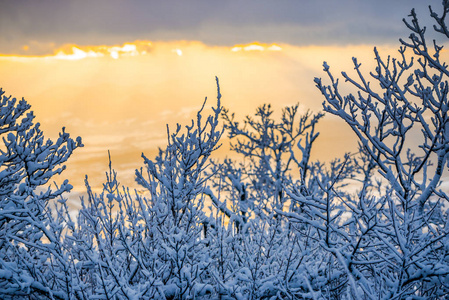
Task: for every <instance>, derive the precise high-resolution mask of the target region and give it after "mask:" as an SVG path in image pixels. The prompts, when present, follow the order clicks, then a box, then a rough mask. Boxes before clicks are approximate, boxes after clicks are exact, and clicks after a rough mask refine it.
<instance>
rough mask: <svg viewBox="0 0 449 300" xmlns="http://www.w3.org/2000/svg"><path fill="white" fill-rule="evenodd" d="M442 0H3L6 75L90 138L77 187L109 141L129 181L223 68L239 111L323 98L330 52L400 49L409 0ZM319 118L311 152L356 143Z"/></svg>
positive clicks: (338, 59)
mask: <svg viewBox="0 0 449 300" xmlns="http://www.w3.org/2000/svg"><path fill="white" fill-rule="evenodd" d="M440 2H441V1H436V0H433V1H419V0H395V1H389V0H381V1H360V0H358V1H356V0H342V1H334V0H325V1H305V0H296V1H288V0H278V1H274V0H271V1H269V0H245V1H243V0H239V1H237V0H233V1H210V0H191V1H172V0H165V1H138V0H129V1H122V0H95V1H79V0H77V1H75V0H73V1H60V0H59V1H58V0H52V1H49V0H42V1H34V0H17V1H6V0H0V80H1V81H0V87H1V88H3V90H5V91H6V94H7V95H13V96H14V97H17V98H22V97H24V98H25V99H26V100H27V101H28V102H29V103H30V104H31V105H32V109H33V110H34V111H35V114H36V116H37V121H39V122H40V123H41V124H42V128H43V129H44V132H45V133H46V136H48V137H50V138H55V137H57V134H58V132H59V131H60V130H61V127H63V126H65V127H66V128H67V131H68V132H69V133H71V135H72V136H73V137H76V136H81V137H82V138H83V141H84V144H85V147H84V148H83V149H79V150H78V151H76V153H74V155H73V157H72V158H71V160H70V162H69V163H68V170H67V171H66V172H65V174H64V176H63V177H65V178H69V179H70V181H71V183H72V184H73V185H74V186H75V190H76V191H83V178H84V174H87V175H89V178H90V179H91V181H92V183H93V185H94V186H97V187H100V183H101V182H102V181H103V179H104V175H103V174H104V171H106V169H107V157H108V154H107V151H108V150H110V151H111V155H112V159H113V165H114V167H115V168H116V169H117V170H118V171H119V179H120V181H121V182H122V183H125V184H127V185H132V184H133V176H134V172H133V170H134V169H135V168H140V167H141V166H143V163H142V159H141V158H140V155H141V153H142V152H144V153H145V154H146V155H147V156H149V157H153V156H154V154H155V150H156V149H157V148H158V147H163V146H164V145H165V143H166V131H165V124H166V123H168V124H169V125H171V126H174V124H175V123H176V122H180V123H184V124H186V123H187V122H188V120H189V119H190V118H191V117H192V116H193V114H194V113H195V112H196V111H197V110H198V109H199V108H200V106H201V104H202V102H203V100H204V97H206V96H207V97H208V99H209V101H210V102H209V103H210V104H213V101H215V98H216V86H215V79H214V78H215V76H218V77H219V79H220V83H221V91H222V95H223V99H222V101H223V104H224V106H225V107H227V108H229V109H230V110H231V111H233V112H236V115H237V118H239V119H242V118H243V117H244V116H245V115H248V114H252V113H253V112H254V111H255V108H256V107H257V106H259V105H261V104H263V103H271V104H272V105H273V107H274V109H275V110H277V111H280V109H281V108H282V107H284V106H286V105H292V104H295V103H298V102H299V103H300V104H301V107H302V108H303V109H304V110H307V109H311V110H312V111H315V112H318V111H319V110H320V109H321V103H322V102H323V98H322V96H321V95H320V93H319V91H318V90H317V89H316V88H315V86H314V83H313V78H314V77H316V76H319V77H321V76H323V72H322V62H323V61H327V62H328V63H329V65H330V66H331V69H332V70H333V71H334V73H335V74H337V73H339V71H342V70H346V71H351V70H352V69H353V67H352V66H351V62H352V60H351V58H352V57H353V56H356V57H358V58H359V60H360V61H361V62H364V67H365V70H366V71H369V70H371V69H372V68H373V52H372V49H373V47H374V46H378V47H379V48H380V50H381V53H382V54H384V55H388V54H392V55H396V53H397V52H396V49H397V48H398V47H399V42H398V39H399V38H400V37H402V38H407V36H408V35H409V32H408V30H407V29H406V27H405V26H404V24H403V23H402V18H404V17H406V16H407V15H408V14H409V13H410V10H411V8H413V7H415V8H416V10H417V13H418V15H419V17H420V20H422V21H423V22H427V24H429V22H428V19H429V17H428V8H427V6H428V5H429V4H432V5H433V6H435V7H436V8H437V9H439V6H440ZM319 130H320V131H322V136H320V138H319V139H320V140H319V142H318V144H317V149H316V152H315V156H314V158H315V159H318V158H320V159H325V160H326V159H329V158H331V157H336V156H341V155H343V154H344V152H346V151H351V150H354V147H355V145H356V142H355V140H354V139H353V136H352V134H351V132H350V131H348V129H347V128H346V127H345V124H344V123H342V122H341V121H340V120H338V119H336V118H335V117H332V116H329V115H328V116H326V117H325V119H324V120H323V121H322V122H321V124H320V127H319ZM220 155H225V154H224V153H221V154H220Z"/></svg>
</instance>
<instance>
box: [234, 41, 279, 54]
mask: <svg viewBox="0 0 449 300" xmlns="http://www.w3.org/2000/svg"><path fill="white" fill-rule="evenodd" d="M265 50H268V51H281V50H282V48H281V47H279V46H278V45H276V44H271V45H267V44H262V43H258V42H254V43H251V44H246V45H235V46H234V47H232V49H231V51H232V52H239V51H265Z"/></svg>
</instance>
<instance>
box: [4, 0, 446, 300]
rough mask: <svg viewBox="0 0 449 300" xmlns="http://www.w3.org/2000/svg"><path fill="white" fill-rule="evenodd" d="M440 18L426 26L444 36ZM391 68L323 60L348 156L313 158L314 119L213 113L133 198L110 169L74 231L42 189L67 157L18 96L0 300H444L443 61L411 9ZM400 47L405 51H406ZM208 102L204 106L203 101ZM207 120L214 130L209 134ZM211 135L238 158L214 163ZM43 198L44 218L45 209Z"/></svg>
mask: <svg viewBox="0 0 449 300" xmlns="http://www.w3.org/2000/svg"><path fill="white" fill-rule="evenodd" d="M448 12H449V1H443V12H442V14H438V13H436V12H435V11H434V10H433V9H432V8H430V15H431V17H432V18H433V19H434V20H435V22H436V25H435V26H434V30H435V31H436V32H438V33H440V34H442V35H443V36H444V37H446V38H449V30H448V28H447V26H446V21H445V18H446V14H447V13H448ZM410 18H411V21H406V20H404V22H405V24H406V26H407V27H408V28H409V29H410V30H411V35H410V38H409V40H408V41H405V40H401V43H402V47H401V48H400V49H399V58H398V59H396V58H390V57H388V58H386V59H385V58H382V57H381V55H380V54H379V53H378V51H377V50H376V49H375V50H374V55H375V59H376V62H377V67H376V68H375V70H374V71H372V72H371V73H369V76H365V75H364V74H363V72H362V69H361V64H360V63H359V62H358V61H357V59H355V58H354V59H353V62H354V69H355V76H349V75H348V74H347V73H345V72H342V76H343V78H344V80H345V82H346V83H347V84H348V85H350V86H352V87H353V88H354V89H355V90H356V91H357V93H356V94H348V95H344V94H342V93H341V92H340V89H339V87H340V86H339V80H338V78H336V77H334V75H333V74H332V73H331V72H330V68H329V66H328V65H327V64H326V63H324V65H323V66H324V72H325V73H326V74H327V76H328V78H329V79H328V82H329V83H328V84H326V83H323V81H322V80H321V79H319V78H316V79H315V83H316V86H317V88H318V89H319V90H320V91H321V93H322V94H323V96H324V99H325V100H324V103H323V108H324V111H325V112H327V113H330V114H334V115H336V116H338V117H340V118H341V119H343V120H344V121H345V122H346V123H347V125H348V126H349V127H350V128H351V129H352V130H353V132H354V134H355V136H356V137H357V139H358V141H359V152H357V153H355V154H347V155H345V156H344V157H343V158H340V159H335V160H333V161H332V162H330V163H328V164H323V163H320V162H312V161H311V160H310V154H311V150H312V146H313V144H314V142H315V141H316V139H317V138H318V135H319V134H318V131H317V128H316V127H317V124H318V122H319V120H320V119H321V118H322V117H323V115H324V114H323V113H318V114H315V115H314V114H312V113H310V112H305V113H304V114H303V115H300V113H299V106H298V105H294V106H291V107H286V108H285V109H284V110H283V111H282V114H281V118H280V121H276V120H275V119H274V118H273V111H272V109H271V107H270V106H269V105H264V106H261V107H259V108H258V109H257V111H256V114H255V116H254V117H249V116H248V117H247V118H246V119H245V120H244V122H243V124H241V123H239V122H238V121H236V120H235V117H234V115H233V114H231V113H230V112H229V111H228V110H226V109H224V108H223V107H222V105H221V95H220V89H219V86H218V80H217V87H218V97H217V103H216V106H214V107H213V108H212V113H211V114H210V115H209V116H208V117H207V118H205V119H204V112H203V110H204V107H205V104H203V107H202V108H201V109H200V111H199V112H198V114H197V117H196V120H193V121H192V123H191V124H190V125H188V126H185V128H184V129H183V128H182V127H181V126H180V125H178V126H177V128H176V130H175V131H174V132H170V131H169V130H168V129H167V135H168V141H167V142H168V143H167V147H166V148H165V149H161V150H160V151H159V154H158V156H157V157H156V158H155V159H154V160H151V159H148V158H147V157H146V156H144V155H142V157H143V160H144V165H145V168H142V169H140V170H136V174H135V175H136V180H137V182H138V183H139V184H140V186H141V187H142V190H139V191H130V190H129V189H127V188H126V187H123V186H121V185H120V184H119V182H118V181H117V174H116V172H115V171H114V170H113V169H112V165H111V163H110V164H109V171H108V172H107V173H106V182H105V183H104V185H103V190H102V192H101V193H99V194H95V193H94V192H93V191H92V188H91V187H90V185H89V182H88V180H87V177H86V188H87V195H86V197H85V198H82V199H81V201H82V208H81V209H80V211H79V212H78V214H77V216H76V219H75V220H72V217H71V216H70V214H69V213H68V208H67V204H66V200H65V199H64V198H63V197H62V194H63V193H64V192H66V191H69V190H70V188H71V186H70V185H69V184H68V182H64V183H63V184H62V185H60V186H56V189H51V188H50V187H48V186H47V185H48V184H47V182H48V181H49V179H50V178H51V177H52V176H53V175H55V174H59V173H60V172H61V171H62V170H63V168H64V167H59V166H60V165H61V164H63V163H64V162H65V161H66V160H67V158H68V157H69V156H70V155H71V153H72V151H73V150H74V149H76V148H77V147H81V146H82V144H81V140H80V139H78V140H77V141H76V142H75V141H73V140H72V139H70V138H69V136H68V134H67V133H65V132H64V130H63V132H62V133H61V134H60V137H59V139H58V140H57V142H56V143H53V142H51V141H47V142H46V143H44V138H43V135H42V132H41V131H40V130H39V125H38V124H36V125H34V126H33V125H32V121H33V115H32V114H28V115H27V116H25V115H24V113H25V112H26V111H27V110H28V109H29V105H28V104H26V102H25V101H24V100H22V101H20V102H19V103H16V100H15V99H11V98H8V97H5V96H3V97H2V102H1V111H0V134H1V135H3V136H4V137H3V144H4V147H3V148H1V149H0V151H1V153H0V160H1V168H0V183H1V184H0V279H1V280H0V295H1V296H2V298H11V299H14V298H17V297H29V298H31V299H38V298H39V299H40V298H49V299H441V298H444V297H447V296H448V295H449V252H448V251H449V239H448V232H449V228H448V226H449V223H448V222H447V220H448V217H449V216H448V213H447V200H449V199H448V196H447V194H446V193H445V191H444V190H443V189H442V187H441V183H442V182H443V180H444V178H445V176H446V175H447V174H446V173H445V170H446V169H447V168H448V167H449V116H448V109H449V103H448V98H447V95H448V80H447V78H448V76H449V71H448V70H447V65H446V64H445V63H444V62H443V61H442V58H441V56H442V55H443V53H442V46H439V45H438V44H437V43H436V42H435V41H434V42H433V44H432V45H431V46H429V45H428V44H427V41H426V39H425V30H426V29H425V27H421V25H420V24H419V22H418V18H417V16H416V14H415V12H414V10H412V12H411V15H410ZM407 49H409V50H411V52H412V53H411V54H410V55H409V52H407ZM2 94H3V93H2ZM205 103H206V102H205ZM220 119H221V120H223V121H224V128H223V129H220V126H219V122H220ZM224 131H226V132H227V134H228V135H229V138H230V140H231V150H233V151H234V152H235V153H236V154H238V155H240V156H241V158H242V159H241V160H238V159H236V160H233V159H225V160H224V161H214V160H211V159H210V156H211V154H212V153H213V151H214V150H215V149H217V148H218V147H219V146H220V144H219V140H220V138H221V136H222V134H223V132H224ZM54 199H57V200H58V201H56V202H54V203H55V208H53V209H50V208H49V205H48V204H49V203H51V202H52V201H53V200H54Z"/></svg>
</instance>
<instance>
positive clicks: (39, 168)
mask: <svg viewBox="0 0 449 300" xmlns="http://www.w3.org/2000/svg"><path fill="white" fill-rule="evenodd" d="M0 98H1V99H0V135H1V137H2V143H1V145H0V295H2V298H8V297H18V296H30V297H32V298H35V299H37V298H40V297H50V298H51V297H54V298H65V297H66V295H68V294H70V290H71V285H72V283H71V270H70V263H69V260H68V259H67V253H66V252H65V250H64V246H63V244H62V238H61V235H62V234H63V230H64V226H63V224H61V223H60V222H59V221H60V220H59V217H54V216H53V215H52V211H51V209H50V203H51V200H53V199H57V198H59V200H60V201H61V202H62V203H64V199H63V198H62V197H61V195H62V194H63V193H64V192H68V191H70V189H71V188H72V186H71V185H70V184H69V183H68V182H67V180H66V181H64V182H63V183H62V184H61V185H59V186H56V185H55V187H54V188H52V187H50V186H49V185H48V183H49V181H50V179H52V177H53V176H54V175H56V174H60V173H61V172H62V171H63V170H64V169H65V166H64V165H63V163H64V162H66V161H67V159H68V158H69V157H70V155H71V154H72V152H73V150H75V149H76V148H78V147H81V146H82V144H81V139H80V138H77V140H76V142H75V141H73V140H72V139H71V138H70V137H69V134H68V133H66V132H65V131H64V128H63V130H62V133H60V135H59V138H58V139H57V140H56V142H53V141H51V140H45V138H44V135H43V132H42V131H41V130H40V128H39V123H36V124H33V120H34V115H33V113H32V112H28V111H29V109H30V105H29V104H28V103H27V102H26V101H25V100H23V99H22V100H20V101H17V99H16V98H12V97H11V96H10V97H6V96H5V95H4V92H3V91H2V90H0Z"/></svg>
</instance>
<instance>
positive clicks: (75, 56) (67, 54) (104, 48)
mask: <svg viewBox="0 0 449 300" xmlns="http://www.w3.org/2000/svg"><path fill="white" fill-rule="evenodd" d="M191 45H199V46H200V47H202V48H204V47H206V45H204V44H202V43H201V42H195V41H188V42H187V41H177V42H154V43H153V42H150V41H135V42H127V43H124V44H122V45H94V46H93V45H90V46H89V45H87V46H86V45H75V44H66V45H62V46H60V47H58V48H55V49H54V50H53V54H46V55H32V53H33V50H32V48H31V47H29V46H28V45H26V46H24V49H25V48H26V50H27V52H28V53H29V54H27V55H2V54H0V59H14V60H23V59H25V60H26V59H36V58H45V59H57V60H81V59H88V58H112V59H114V60H117V59H120V58H125V57H130V56H143V55H149V54H151V53H152V52H154V51H155V49H156V48H158V50H160V49H165V50H163V51H168V52H171V53H175V54H176V55H177V56H183V55H184V52H183V50H182V48H185V47H186V46H187V47H190V46H191ZM167 47H168V48H167ZM220 48H221V49H223V50H227V51H230V52H231V53H236V52H263V51H268V52H274V51H282V50H283V48H281V47H280V46H279V45H277V44H263V43H259V42H254V43H250V44H244V45H243V44H242V45H240V44H238V45H234V46H231V47H229V46H228V47H226V46H224V47H220ZM50 51H51V50H50Z"/></svg>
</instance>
